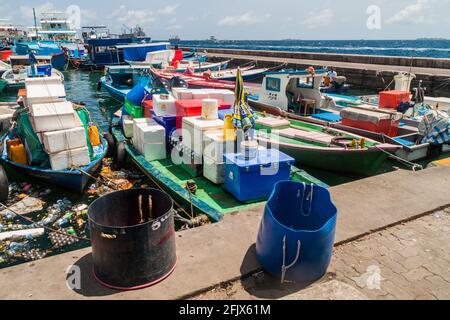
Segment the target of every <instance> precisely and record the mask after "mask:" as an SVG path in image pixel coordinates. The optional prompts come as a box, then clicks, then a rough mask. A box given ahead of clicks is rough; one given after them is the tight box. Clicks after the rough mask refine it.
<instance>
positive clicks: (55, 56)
mask: <svg viewBox="0 0 450 320" xmlns="http://www.w3.org/2000/svg"><path fill="white" fill-rule="evenodd" d="M16 51H17V54H18V55H23V56H26V55H28V54H29V53H30V52H31V53H33V54H34V55H36V56H50V57H51V59H50V63H51V64H52V67H53V68H55V69H57V70H59V71H62V72H64V71H66V70H67V68H68V66H69V55H68V53H67V51H66V50H65V49H64V48H62V47H61V45H60V43H58V42H55V41H34V42H19V43H17V44H16Z"/></svg>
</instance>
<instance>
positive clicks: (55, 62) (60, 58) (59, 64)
mask: <svg viewBox="0 0 450 320" xmlns="http://www.w3.org/2000/svg"><path fill="white" fill-rule="evenodd" d="M51 62H52V67H53V68H55V69H56V70H59V71H61V72H64V71H66V70H67V69H68V67H69V57H68V55H67V54H65V53H60V54H54V55H53V56H52V61H51Z"/></svg>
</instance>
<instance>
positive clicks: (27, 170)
mask: <svg viewBox="0 0 450 320" xmlns="http://www.w3.org/2000/svg"><path fill="white" fill-rule="evenodd" d="M7 141H8V137H7V136H4V137H3V138H2V154H1V156H0V162H1V163H2V165H3V167H4V168H5V169H6V170H7V171H8V169H9V170H13V171H15V172H17V173H20V174H22V175H25V176H27V177H29V178H32V179H37V180H39V181H41V182H44V183H48V184H51V185H56V186H59V187H61V188H64V189H67V190H69V191H72V192H76V193H81V192H83V190H84V189H85V187H86V185H87V183H88V182H89V180H91V177H92V175H93V174H94V173H95V172H96V171H97V170H98V169H99V168H100V166H101V165H102V159H103V158H104V157H105V156H106V152H107V150H108V143H107V141H106V140H105V139H104V138H102V144H103V149H104V152H103V154H102V155H101V156H99V157H98V158H97V159H95V160H93V161H92V162H91V163H90V164H89V165H88V166H86V167H83V168H80V170H76V169H75V170H50V169H42V168H38V167H32V166H24V165H20V164H17V163H14V162H12V161H11V160H9V159H8V153H7V150H6V143H7Z"/></svg>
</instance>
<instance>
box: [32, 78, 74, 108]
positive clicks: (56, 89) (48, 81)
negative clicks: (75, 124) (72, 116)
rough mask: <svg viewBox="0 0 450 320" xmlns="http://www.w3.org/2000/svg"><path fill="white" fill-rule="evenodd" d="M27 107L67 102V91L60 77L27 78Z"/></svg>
mask: <svg viewBox="0 0 450 320" xmlns="http://www.w3.org/2000/svg"><path fill="white" fill-rule="evenodd" d="M25 88H26V89H27V96H26V97H25V105H26V106H27V107H30V106H31V105H33V104H35V103H47V102H61V101H65V100H66V90H65V88H64V84H63V83H62V79H61V78H60V77H43V78H27V79H26V80H25Z"/></svg>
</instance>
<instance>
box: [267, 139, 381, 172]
mask: <svg viewBox="0 0 450 320" xmlns="http://www.w3.org/2000/svg"><path fill="white" fill-rule="evenodd" d="M269 145H270V143H269ZM272 146H274V145H272ZM276 147H277V148H279V149H280V151H282V152H284V153H286V154H288V155H290V156H291V157H293V158H294V159H295V161H296V163H297V164H298V165H299V166H301V167H303V166H307V167H310V168H316V169H320V170H325V171H332V172H336V173H344V174H353V175H357V176H371V175H374V174H376V173H377V171H378V170H379V169H380V167H381V166H382V164H383V163H384V162H385V161H386V160H387V159H388V158H389V155H388V154H387V153H385V152H383V151H381V150H378V149H374V150H367V149H364V150H341V149H333V148H329V150H327V149H325V148H322V149H319V148H303V147H299V146H296V145H289V144H283V143H280V144H278V145H276Z"/></svg>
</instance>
